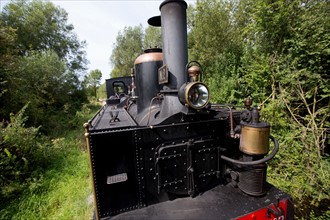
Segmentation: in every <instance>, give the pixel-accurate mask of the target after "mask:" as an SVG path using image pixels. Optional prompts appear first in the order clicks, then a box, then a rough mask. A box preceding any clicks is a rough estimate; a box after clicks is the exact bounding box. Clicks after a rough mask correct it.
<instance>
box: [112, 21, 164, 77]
mask: <svg viewBox="0 0 330 220" xmlns="http://www.w3.org/2000/svg"><path fill="white" fill-rule="evenodd" d="M161 46H162V42H161V29H160V28H157V27H152V26H149V27H148V28H146V29H143V28H142V25H139V26H135V27H125V28H124V30H123V31H119V32H118V35H117V38H116V43H115V44H114V49H113V50H112V54H111V56H110V62H111V64H112V65H113V67H114V68H113V70H112V72H111V74H110V77H120V76H130V74H131V69H132V68H133V66H134V61H135V59H136V58H137V57H138V56H140V55H141V53H143V51H144V50H145V49H149V48H154V47H158V48H161Z"/></svg>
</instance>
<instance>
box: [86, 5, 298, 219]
mask: <svg viewBox="0 0 330 220" xmlns="http://www.w3.org/2000/svg"><path fill="white" fill-rule="evenodd" d="M186 9H187V4H186V2H185V1H183V0H166V1H164V2H162V3H161V4H160V12H161V15H160V16H156V17H152V18H150V19H149V20H148V23H149V24H150V25H153V26H159V27H161V30H162V43H163V48H162V49H160V48H151V49H148V50H146V51H145V53H144V54H142V55H140V56H139V57H137V58H136V60H135V63H134V68H132V74H131V77H120V78H112V79H108V80H106V85H107V96H108V99H107V103H106V104H105V105H104V106H103V107H102V108H101V109H100V110H99V111H98V112H97V113H96V114H95V116H94V117H93V118H92V119H91V120H89V121H88V123H86V124H85V130H86V134H85V136H86V141H87V145H88V149H89V154H90V163H91V173H92V178H93V190H94V201H95V218H96V219H110V218H111V219H241V220H243V219H272V220H275V219H276V220H284V219H293V204H292V201H291V197H290V196H289V195H288V194H286V193H284V192H282V191H281V190H279V189H277V188H276V187H274V186H272V185H271V184H269V183H268V182H267V181H266V175H267V172H266V171H267V161H269V160H270V159H272V158H273V157H274V155H275V154H276V152H277V151H278V148H279V145H278V142H277V141H276V139H274V138H273V137H272V136H271V135H270V125H269V124H268V123H267V122H261V121H260V120H259V118H260V116H259V110H258V108H256V107H253V106H252V101H251V99H249V98H247V99H246V101H245V103H244V106H243V107H239V106H231V105H221V104H213V103H210V102H209V96H210V91H209V89H208V87H207V86H206V85H205V84H204V83H203V82H201V81H202V80H201V79H202V75H203V72H202V67H201V65H200V64H199V63H198V62H197V61H190V62H188V50H187V25H186ZM270 143H272V144H271V145H273V146H274V147H273V150H272V152H271V153H269V145H270Z"/></svg>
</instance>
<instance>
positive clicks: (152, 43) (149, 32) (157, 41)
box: [143, 26, 162, 49]
mask: <svg viewBox="0 0 330 220" xmlns="http://www.w3.org/2000/svg"><path fill="white" fill-rule="evenodd" d="M154 47H157V48H162V36H161V29H160V28H159V27H153V26H149V27H147V28H146V29H145V30H144V37H143V49H148V48H154Z"/></svg>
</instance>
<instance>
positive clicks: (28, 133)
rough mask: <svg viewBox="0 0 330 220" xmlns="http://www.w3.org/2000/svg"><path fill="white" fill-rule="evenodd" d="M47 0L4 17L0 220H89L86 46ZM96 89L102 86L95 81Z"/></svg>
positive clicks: (0, 25) (18, 6)
mask: <svg viewBox="0 0 330 220" xmlns="http://www.w3.org/2000/svg"><path fill="white" fill-rule="evenodd" d="M67 21H68V14H67V13H66V12H65V11H64V10H63V9H61V8H59V7H56V6H55V5H54V4H53V3H51V2H49V1H41V0H33V1H25V0H13V1H11V2H9V3H8V4H6V5H5V6H4V8H3V10H2V12H1V13H0V106H1V108H0V219H89V218H91V217H92V209H93V204H92V201H91V200H90V199H88V201H86V199H87V198H88V196H89V195H90V194H91V186H90V183H91V182H90V177H89V164H88V158H87V152H86V149H85V144H84V135H83V127H82V125H83V123H85V122H87V120H88V119H89V118H90V117H91V115H92V114H94V113H95V112H96V111H97V109H98V108H99V107H100V106H99V105H95V104H89V103H90V102H89V100H88V99H87V95H88V94H87V93H88V90H89V87H90V86H89V85H87V86H83V84H82V82H81V81H80V78H81V76H83V74H84V71H85V70H86V59H85V51H84V46H85V42H84V41H79V40H78V38H77V36H76V34H75V33H74V31H73V30H74V27H73V26H72V25H71V24H68V23H67ZM93 86H94V87H93V89H95V86H96V84H95V83H94V85H93Z"/></svg>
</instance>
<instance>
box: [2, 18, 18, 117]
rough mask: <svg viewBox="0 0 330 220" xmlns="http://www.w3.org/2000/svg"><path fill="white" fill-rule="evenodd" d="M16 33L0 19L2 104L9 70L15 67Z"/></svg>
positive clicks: (6, 89)
mask: <svg viewBox="0 0 330 220" xmlns="http://www.w3.org/2000/svg"><path fill="white" fill-rule="evenodd" d="M15 40H16V34H15V30H14V29H13V28H11V27H7V26H5V25H4V24H3V22H2V21H1V20H0V105H1V106H4V104H5V101H4V97H3V95H4V94H5V93H6V92H8V88H9V87H8V80H9V79H10V72H11V70H13V69H16V63H17V58H18V55H17V50H16V47H15ZM3 114H4V108H1V109H0V119H1V115H3Z"/></svg>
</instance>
